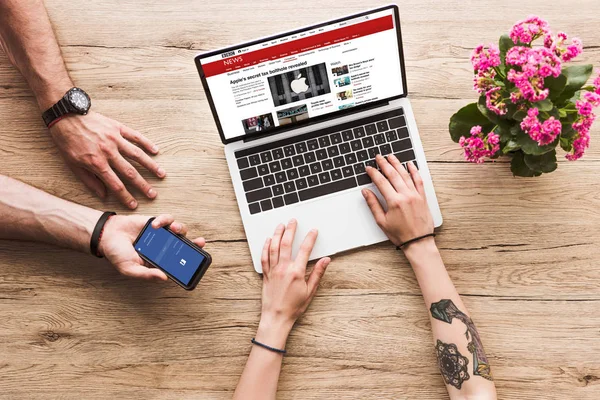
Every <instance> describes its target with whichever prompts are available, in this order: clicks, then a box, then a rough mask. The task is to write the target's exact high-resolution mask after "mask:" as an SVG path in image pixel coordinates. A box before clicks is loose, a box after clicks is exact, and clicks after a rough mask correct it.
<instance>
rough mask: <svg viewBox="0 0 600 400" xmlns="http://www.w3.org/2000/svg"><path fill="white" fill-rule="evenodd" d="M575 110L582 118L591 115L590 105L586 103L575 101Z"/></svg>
mask: <svg viewBox="0 0 600 400" xmlns="http://www.w3.org/2000/svg"><path fill="white" fill-rule="evenodd" d="M575 108H577V111H578V112H579V114H580V115H582V116H584V117H589V116H590V115H591V114H592V104H591V103H589V102H587V101H584V100H577V101H576V102H575Z"/></svg>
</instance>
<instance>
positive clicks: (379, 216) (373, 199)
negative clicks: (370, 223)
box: [362, 189, 385, 227]
mask: <svg viewBox="0 0 600 400" xmlns="http://www.w3.org/2000/svg"><path fill="white" fill-rule="evenodd" d="M362 195H363V196H364V198H365V200H366V201H367V205H368V206H369V208H370V209H371V213H372V214H373V217H374V218H375V222H377V225H379V226H380V227H381V226H383V224H384V222H385V211H383V207H382V206H381V203H379V199H378V198H377V196H375V193H373V192H371V191H370V190H369V189H363V190H362Z"/></svg>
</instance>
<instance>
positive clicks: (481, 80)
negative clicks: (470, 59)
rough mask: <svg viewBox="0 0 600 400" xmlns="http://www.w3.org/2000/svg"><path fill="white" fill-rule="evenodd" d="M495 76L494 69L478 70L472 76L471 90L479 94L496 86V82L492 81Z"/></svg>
mask: <svg viewBox="0 0 600 400" xmlns="http://www.w3.org/2000/svg"><path fill="white" fill-rule="evenodd" d="M495 76H496V71H494V70H493V69H489V70H480V71H478V72H477V73H476V74H475V77H474V78H473V90H475V91H476V92H477V93H480V94H482V93H485V92H487V91H488V90H489V89H491V88H492V87H494V86H496V82H495V81H494V77H495Z"/></svg>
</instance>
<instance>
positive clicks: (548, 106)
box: [533, 99, 554, 111]
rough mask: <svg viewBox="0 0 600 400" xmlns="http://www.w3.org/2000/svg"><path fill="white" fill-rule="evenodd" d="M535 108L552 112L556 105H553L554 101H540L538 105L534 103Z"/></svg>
mask: <svg viewBox="0 0 600 400" xmlns="http://www.w3.org/2000/svg"><path fill="white" fill-rule="evenodd" d="M533 106H534V107H536V108H537V109H538V110H540V111H550V110H552V109H553V108H554V104H552V101H551V100H550V99H545V100H542V101H538V102H537V103H533Z"/></svg>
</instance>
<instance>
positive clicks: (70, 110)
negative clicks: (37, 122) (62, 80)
mask: <svg viewBox="0 0 600 400" xmlns="http://www.w3.org/2000/svg"><path fill="white" fill-rule="evenodd" d="M91 106H92V102H91V100H90V96H88V94H87V93H86V92H85V91H84V90H83V89H79V88H76V87H74V88H72V89H70V90H69V91H68V92H67V93H66V94H65V95H64V96H63V98H62V99H60V100H59V101H58V103H56V104H55V105H53V106H52V107H50V108H49V109H47V110H46V111H44V113H43V114H42V118H43V119H44V122H45V123H46V126H47V127H48V128H50V127H52V125H54V124H55V123H57V122H58V121H60V120H61V119H62V118H64V116H65V115H68V114H79V115H85V114H87V113H88V111H89V109H90V107H91Z"/></svg>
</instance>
